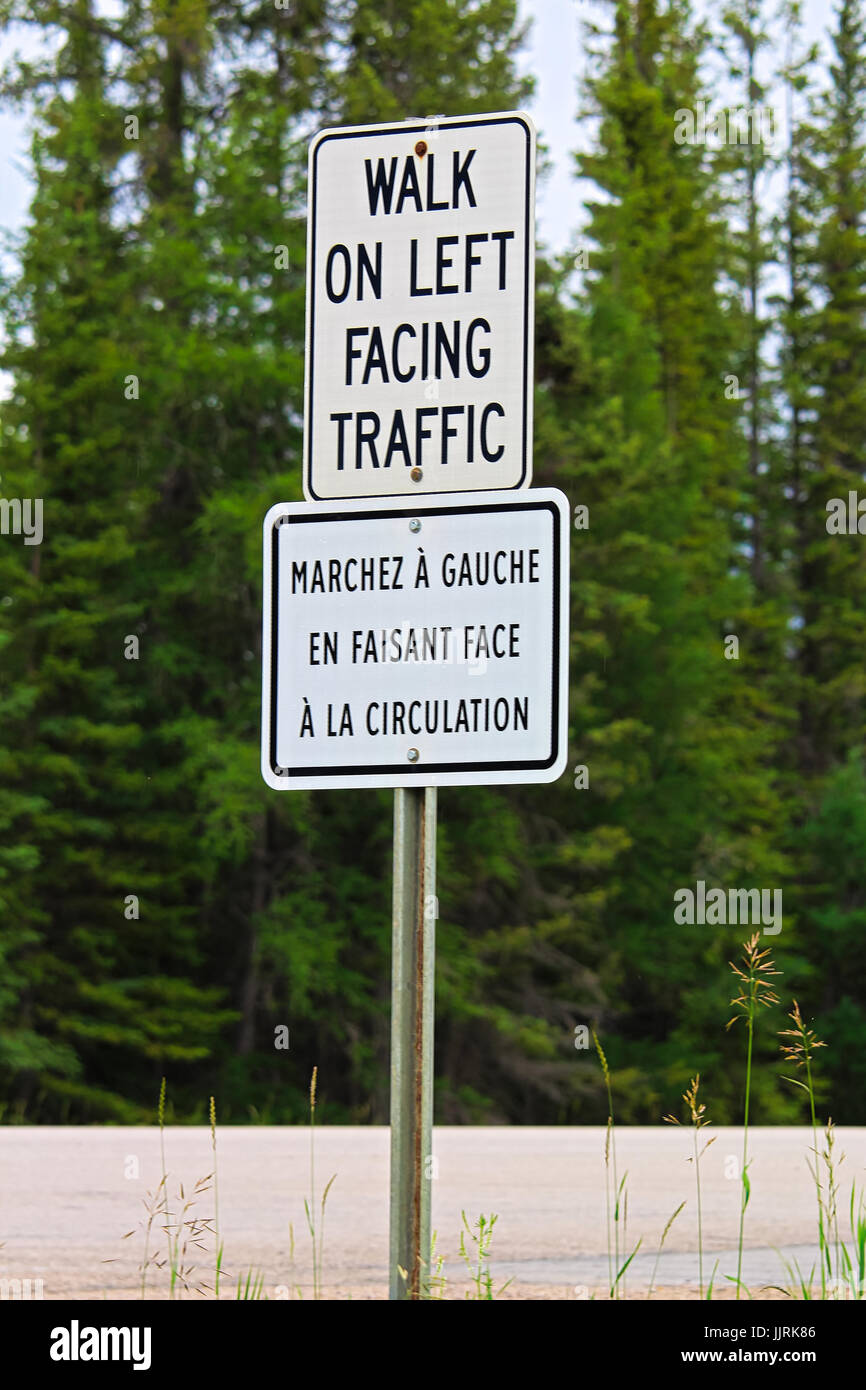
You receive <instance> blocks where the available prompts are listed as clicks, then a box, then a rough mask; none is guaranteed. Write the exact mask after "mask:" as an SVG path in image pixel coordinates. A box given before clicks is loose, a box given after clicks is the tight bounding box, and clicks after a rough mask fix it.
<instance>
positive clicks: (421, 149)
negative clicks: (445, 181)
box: [415, 140, 427, 159]
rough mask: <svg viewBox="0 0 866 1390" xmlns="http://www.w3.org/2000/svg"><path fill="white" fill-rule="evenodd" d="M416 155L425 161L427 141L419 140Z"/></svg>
mask: <svg viewBox="0 0 866 1390" xmlns="http://www.w3.org/2000/svg"><path fill="white" fill-rule="evenodd" d="M415 153H416V154H417V156H418V158H419V159H423V158H424V156H425V154H426V153H427V141H426V140H419V141H418V143H417V145H416V146H415Z"/></svg>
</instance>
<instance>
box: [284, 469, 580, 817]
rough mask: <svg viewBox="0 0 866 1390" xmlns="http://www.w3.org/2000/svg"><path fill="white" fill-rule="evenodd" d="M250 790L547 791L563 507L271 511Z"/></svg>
mask: <svg viewBox="0 0 866 1390" xmlns="http://www.w3.org/2000/svg"><path fill="white" fill-rule="evenodd" d="M264 601H265V615H264V630H263V717H262V774H263V776H264V779H265V781H266V782H267V783H268V785H269V786H271V787H275V788H277V789H279V790H285V789H291V788H324V787H407V786H411V785H413V784H416V785H418V786H422V787H424V786H426V787H435V786H473V785H485V784H493V783H515V782H552V781H554V780H555V779H556V778H557V777H559V775H560V774H561V773H562V772H563V770H564V768H565V764H566V754H567V746H566V737H567V701H566V690H567V684H566V683H567V669H568V636H567V635H568V503H567V501H566V499H565V497H564V496H563V494H562V493H561V492H559V491H557V490H556V489H550V488H539V489H533V490H531V491H527V492H524V493H520V494H516V495H515V494H514V493H513V492H505V493H502V492H500V493H496V494H492V495H489V496H486V497H476V498H466V497H461V498H453V497H449V498H435V497H434V498H430V497H426V498H425V497H421V498H418V499H413V500H412V501H411V502H410V501H409V500H407V499H405V498H384V499H382V500H381V501H379V502H377V503H375V504H372V503H370V502H363V503H358V502H327V503H322V504H320V505H319V506H316V507H310V506H309V504H308V503H305V502H300V503H289V502H287V503H280V504H278V505H277V506H275V507H271V509H270V511H269V512H268V514H267V516H266V517H265V524H264Z"/></svg>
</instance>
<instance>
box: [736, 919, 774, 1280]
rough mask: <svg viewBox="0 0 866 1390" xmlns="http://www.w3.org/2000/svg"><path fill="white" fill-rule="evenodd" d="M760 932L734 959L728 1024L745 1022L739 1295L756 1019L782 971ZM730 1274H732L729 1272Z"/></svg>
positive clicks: (767, 1003)
mask: <svg viewBox="0 0 866 1390" xmlns="http://www.w3.org/2000/svg"><path fill="white" fill-rule="evenodd" d="M760 940H761V937H760V934H759V933H758V932H755V934H754V936H752V937H750V939H749V940H748V941H746V942H745V943H744V944H743V955H742V961H743V965H744V966H745V967H746V968H745V970H742V969H741V968H740V967H739V966H738V965H735V964H734V962H733V961H730V962H729V964H730V967H731V969H732V970H733V972H734V974H735V975H736V977H737V979H738V981H739V982H740V984H739V990H740V992H739V994H738V995H737V996H736V997H735V998H734V999H732V1000H731V1005H732V1006H733V1008H734V1010H735V1012H734V1016H733V1018H731V1019H730V1020H729V1021H728V1025H727V1026H728V1028H731V1027H733V1025H734V1024H735V1023H737V1022H738V1021H739V1020H740V1019H743V1020H744V1021H745V1024H746V1035H747V1043H746V1098H745V1104H744V1108H743V1165H742V1170H741V1184H742V1186H741V1194H740V1232H739V1238H738V1240H737V1279H736V1284H737V1298H739V1297H740V1290H741V1288H744V1287H745V1286H744V1285H743V1282H742V1275H743V1231H744V1226H745V1220H746V1207H747V1206H748V1205H749V1198H750V1196H751V1192H752V1189H751V1184H750V1182H749V1100H750V1098H751V1089H752V1053H753V1048H754V1041H755V1023H756V1020H757V1017H758V1014H759V1012H760V1010H761V1009H762V1008H769V1007H770V1005H771V1004H778V1002H779V996H778V995H777V994H775V993H774V991H773V990H772V988H771V987H770V984H769V982H768V977H769V976H771V975H778V974H779V973H780V972H779V971H778V970H776V969H775V966H774V963H773V961H772V960H771V959H770V952H769V950H763V951H759V950H758V946H759V944H760ZM728 1277H729V1278H730V1276H728Z"/></svg>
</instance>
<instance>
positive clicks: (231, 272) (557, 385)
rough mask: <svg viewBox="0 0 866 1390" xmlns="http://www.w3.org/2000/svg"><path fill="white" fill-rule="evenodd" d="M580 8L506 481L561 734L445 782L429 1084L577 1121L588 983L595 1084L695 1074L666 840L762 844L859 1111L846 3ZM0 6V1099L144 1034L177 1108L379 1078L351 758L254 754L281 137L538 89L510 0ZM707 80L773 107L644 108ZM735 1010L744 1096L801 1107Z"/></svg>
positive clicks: (93, 1067) (67, 1107)
mask: <svg viewBox="0 0 866 1390" xmlns="http://www.w3.org/2000/svg"><path fill="white" fill-rule="evenodd" d="M590 11H591V13H590ZM585 12H586V13H585ZM587 13H589V14H590V19H591V20H592V21H593V22H591V23H587V24H586V26H585V29H584V31H583V33H584V38H583V43H584V44H585V48H586V52H585V65H584V66H585V73H584V76H583V80H582V81H581V82H580V83H578V75H577V74H575V80H574V82H573V83H572V84H571V86H569V87H568V88H567V89H565V90H563V91H562V92H561V93H560V94H559V101H560V104H561V106H562V109H563V110H564V111H565V110H568V111H569V112H570V111H572V110H576V111H579V112H580V129H581V132H582V137H583V143H582V150H583V152H582V153H580V154H579V155H578V154H576V155H575V158H574V167H573V173H574V183H573V199H574V229H575V230H574V242H573V247H572V250H571V251H570V252H569V254H567V255H556V256H551V255H548V254H546V253H545V252H544V249H543V248H542V249H541V250H540V252H539V255H538V259H537V266H536V348H535V362H536V396H535V419H536V424H535V469H534V477H533V485H534V486H539V487H544V486H555V487H558V488H560V489H561V490H562V491H563V492H564V493H565V494H566V496H567V498H568V499H569V503H570V505H571V508H572V510H573V511H574V510H575V509H581V508H583V509H585V511H580V510H578V511H575V527H574V529H573V531H572V559H571V565H572V583H571V651H570V660H571V685H570V710H569V718H570V739H569V772H568V774H567V775H566V776H565V777H563V778H561V779H560V781H559V782H558V783H556V784H554V785H552V786H550V787H539V786H526V787H503V788H495V787H485V788H467V789H451V788H447V789H445V790H443V791H442V792H441V793H440V798H439V849H438V855H439V863H438V921H437V1017H436V1119H437V1122H439V1123H450V1124H455V1123H475V1124H478V1123H514V1124H557V1123H569V1124H600V1123H604V1121H605V1119H606V1116H607V1113H608V1110H607V1098H606V1095H605V1088H604V1079H603V1077H602V1074H601V1071H600V1069H599V1066H598V1061H597V1059H596V1056H595V1053H594V1050H593V1049H592V1047H591V1046H590V1047H589V1048H583V1049H581V1048H580V1047H578V1046H576V1038H577V1034H576V1032H575V1030H576V1029H578V1028H579V1027H580V1025H587V1026H594V1027H595V1028H596V1029H597V1031H598V1033H599V1036H600V1037H601V1038H602V1039H603V1042H604V1048H605V1052H606V1055H607V1059H608V1062H609V1064H610V1070H611V1086H612V1092H613V1099H614V1104H615V1106H616V1113H617V1118H618V1120H619V1121H620V1122H621V1123H625V1124H647V1123H648V1124H658V1123H659V1122H660V1120H661V1116H662V1114H663V1113H665V1112H667V1111H668V1110H670V1109H671V1107H672V1106H673V1105H676V1104H677V1103H678V1098H679V1096H680V1093H681V1092H682V1090H683V1088H684V1086H685V1085H686V1084H687V1082H688V1079H689V1077H690V1076H692V1075H693V1074H694V1073H696V1072H699V1073H700V1076H701V1085H702V1087H703V1088H704V1090H705V1092H706V1094H707V1097H708V1099H709V1100H710V1101H711V1104H712V1110H713V1116H714V1119H715V1120H716V1121H717V1122H718V1123H722V1124H724V1123H732V1122H735V1121H736V1120H737V1118H738V1116H739V1113H740V1104H741V1097H740V1090H739V1087H740V1084H741V1082H740V1080H739V1079H738V1078H739V1074H740V1073H739V1070H738V1069H737V1067H735V1065H734V1061H733V1059H734V1058H735V1057H739V1049H740V1048H741V1040H740V1039H738V1038H737V1037H736V1036H732V1035H731V1034H726V1032H725V1028H724V1023H725V1020H726V1019H727V1018H728V1016H729V1012H730V1010H729V1005H728V999H729V994H730V984H729V979H730V972H729V970H728V966H727V962H728V961H729V960H730V959H732V958H734V957H735V956H736V955H737V953H738V943H739V942H741V941H742V940H743V939H744V937H745V936H747V935H748V934H749V933H748V931H745V930H744V929H743V928H742V927H741V926H739V925H733V926H731V925H728V926H720V925H716V926H713V925H705V924H700V923H696V924H694V925H688V924H681V923H677V922H676V921H675V918H674V907H675V901H674V895H675V893H676V892H677V891H678V890H680V889H683V888H692V889H694V888H695V885H696V884H697V883H698V882H700V881H702V882H704V883H705V884H706V885H707V890H708V891H709V889H710V888H712V887H715V886H721V887H728V886H735V887H742V888H744V889H751V888H762V889H771V890H774V891H775V890H777V889H778V890H781V892H782V894H783V900H784V914H783V925H782V929H781V931H780V933H779V934H778V935H777V936H776V937H775V939H772V940H771V941H767V942H765V943H764V944H765V945H770V944H772V946H773V954H774V957H775V959H776V961H777V963H778V965H779V968H780V969H783V970H784V972H785V988H784V994H783V1003H782V1004H781V1005H779V1006H778V1007H777V1008H775V1009H774V1010H773V1013H774V1016H775V1023H774V1026H775V1028H782V1027H784V1026H785V1023H784V1013H785V1009H786V1008H787V1007H790V1005H789V1004H788V1002H787V1001H788V999H789V997H790V996H793V997H795V998H796V999H797V1000H798V1001H799V1003H800V1006H801V1008H802V1010H803V1014H804V1016H805V1017H806V1018H807V1019H808V1020H809V1022H810V1025H812V1024H814V1027H815V1028H816V1030H817V1032H818V1033H819V1035H820V1037H821V1038H822V1039H824V1040H825V1041H826V1043H827V1050H826V1052H825V1053H824V1054H822V1064H821V1069H820V1070H821V1075H820V1083H819V1084H820V1087H821V1090H820V1091H819V1097H820V1101H821V1106H822V1110H825V1111H826V1112H827V1113H829V1114H831V1115H832V1116H833V1118H834V1119H835V1120H837V1121H838V1122H839V1123H840V1124H866V1084H864V1083H866V878H864V877H863V875H864V867H863V866H864V864H866V766H864V746H863V741H864V724H866V661H864V644H866V558H864V556H866V538H864V536H863V535H861V534H859V532H858V531H857V524H856V517H857V516H858V515H859V513H858V512H857V501H858V498H857V497H854V498H853V499H852V498H851V496H850V494H862V496H863V498H864V499H866V384H864V365H866V160H864V147H866V10H864V5H863V3H862V0H836V2H835V4H834V6H833V8H832V9H831V8H830V7H828V9H827V13H826V24H827V47H826V52H825V54H824V56H823V57H822V56H820V55H819V54H818V53H817V52H816V51H815V50H814V48H813V45H812V41H811V38H810V36H809V35H808V34H807V33H806V29H805V26H804V22H803V16H802V13H801V6H800V4H799V3H798V0H783V3H782V4H781V6H780V5H779V4H778V0H741V3H740V4H739V5H738V6H737V7H736V9H734V8H731V9H730V10H728V9H725V8H724V7H721V6H720V7H713V9H712V12H711V14H710V16H709V18H708V17H707V13H706V12H704V11H701V12H700V13H696V12H695V10H694V9H693V8H692V6H691V5H690V4H689V3H688V0H599V3H597V4H594V5H593V6H592V7H584V6H582V5H579V4H577V3H576V4H575V14H574V22H575V23H576V24H577V23H580V22H583V21H584V20H585V19H586V14H587ZM0 33H2V34H3V35H5V36H6V37H7V38H9V39H10V40H11V39H14V38H15V36H16V35H18V34H21V33H26V34H27V36H28V43H29V44H30V47H28V50H27V53H28V56H26V57H21V58H20V59H16V58H15V57H11V58H10V59H9V61H8V62H7V64H6V66H5V69H4V71H3V73H2V78H0V100H2V103H3V104H4V105H5V107H7V108H8V109H14V110H23V111H28V112H30V113H32V131H33V138H32V150H31V161H32V169H31V173H32V178H33V183H34V192H33V199H32V204H31V207H30V211H29V215H28V218H27V222H26V227H25V229H24V231H23V233H22V234H21V235H20V236H19V237H17V238H16V239H15V241H14V244H13V245H12V246H11V247H8V248H7V255H6V258H5V261H4V264H5V266H6V272H5V276H4V280H3V283H2V286H0V294H2V300H0V313H2V318H3V340H2V356H0V368H2V370H3V372H4V373H5V374H7V375H6V377H5V378H4V379H5V380H6V381H7V383H8V386H7V389H6V395H5V398H4V399H3V400H2V402H0V433H2V452H0V493H2V496H3V497H5V498H20V499H23V498H41V499H43V504H44V538H43V540H42V543H41V544H40V545H33V546H28V545H25V544H23V543H22V540H21V537H20V536H15V535H12V534H4V535H2V536H0V1116H2V1120H3V1122H5V1123H15V1122H24V1123H63V1122H70V1123H72V1122H74V1123H105V1122H109V1123H118V1122H142V1121H145V1120H148V1119H150V1118H152V1116H153V1112H154V1107H155V1103H156V1097H157V1095H158V1093H159V1087H160V1079H161V1078H162V1077H163V1076H166V1077H167V1078H168V1080H169V1095H170V1096H171V1097H172V1098H173V1105H174V1110H173V1112H172V1116H171V1118H172V1119H174V1120H176V1121H185V1120H196V1121H198V1122H203V1121H204V1120H205V1118H206V1104H207V1097H208V1096H209V1095H211V1094H212V1095H215V1096H216V1097H217V1101H218V1104H219V1107H220V1115H221V1118H222V1119H224V1120H226V1121H229V1122H236V1123H255V1122H270V1123H278V1122H297V1121H300V1120H302V1119H303V1117H304V1115H305V1113H306V1107H307V1088H308V1084H309V1077H310V1073H311V1070H312V1067H313V1066H314V1065H315V1066H317V1068H318V1078H319V1094H320V1104H321V1105H322V1106H323V1111H322V1116H323V1118H324V1120H325V1121H326V1122H327V1121H330V1122H332V1123H379V1124H381V1123H387V1120H388V1084H389V1074H388V1028H389V1007H390V1004H389V1001H390V965H391V962H390V933H391V836H392V800H393V798H392V794H391V793H390V792H388V791H363V792H360V791H359V792H342V791H330V792H297V791H296V792H293V793H291V794H285V795H275V794H274V793H273V792H272V791H271V790H269V789H268V788H267V787H266V786H265V784H264V782H263V781H262V777H261V774H260V770H259V722H260V713H261V712H260V700H261V685H260V676H261V602H262V596H261V526H262V518H263V516H264V514H265V512H266V510H267V509H268V507H270V506H271V505H272V504H273V503H274V502H277V501H284V500H294V499H300V498H301V497H302V491H301V439H302V410H303V401H302V395H303V379H304V284H305V238H306V160H307V148H308V143H309V140H310V138H311V137H312V135H313V134H315V132H316V131H318V130H320V129H322V128H324V127H327V126H334V125H344V124H369V123H373V122H377V121H395V120H401V119H404V118H406V117H410V116H415V117H417V116H427V115H430V114H442V115H459V114H471V113H477V112H490V111H501V110H512V109H520V108H527V107H528V108H529V109H531V102H532V91H533V84H532V81H531V80H530V79H527V78H524V77H522V76H521V73H522V71H523V68H522V66H521V62H520V54H521V49H522V45H523V43H524V40H525V32H524V29H523V27H522V22H521V20H520V17H519V16H518V13H517V5H516V3H515V0H285V3H280V2H279V0H277V3H273V0H123V3H121V4H117V5H115V6H113V7H112V8H111V10H110V13H109V11H108V8H107V7H103V6H101V5H99V4H97V3H96V0H0ZM34 34H35V35H39V36H40V38H41V39H42V40H44V41H43V42H41V43H40V45H39V56H37V57H33V56H30V55H31V50H32V39H33V36H34ZM701 101H703V102H704V103H705V104H706V107H707V109H710V110H712V111H717V110H720V109H723V108H724V109H727V108H729V107H731V106H732V105H733V106H735V107H737V108H748V109H750V110H754V109H755V108H760V107H762V106H764V105H769V104H771V105H772V109H773V112H774V114H775V122H774V125H775V138H774V139H773V140H772V141H770V140H766V139H763V138H761V139H749V140H736V141H732V140H726V141H718V140H713V139H710V138H707V139H704V140H699V139H683V138H682V129H681V128H680V127H681V124H682V113H683V112H695V111H697V110H698V109H699V102H701ZM677 113H679V122H678V114H677ZM540 137H541V139H542V141H543V139H544V130H543V129H542V130H541V131H540ZM832 499H843V501H844V514H845V518H847V517H848V513H849V510H852V515H853V516H854V518H855V520H854V524H853V534H851V533H849V529H848V524H847V522H846V523H844V524H843V523H842V522H840V523H839V524H838V525H836V526H835V527H834V526H833V525H832V517H831V515H830V513H828V503H831V501H832ZM864 511H866V506H864ZM862 529H863V530H864V531H866V519H864V521H863V523H862ZM281 1028H282V1029H288V1033H289V1038H290V1046H289V1048H288V1049H287V1050H280V1049H278V1048H275V1036H276V1033H277V1030H279V1029H281ZM756 1048H757V1052H756V1058H755V1068H756V1071H755V1077H754V1084H753V1119H754V1122H755V1123H758V1124H774V1123H794V1122H800V1121H803V1120H804V1119H805V1118H806V1100H805V1097H804V1096H803V1094H802V1091H800V1090H797V1089H796V1088H794V1087H791V1086H790V1085H787V1084H786V1083H785V1081H784V1079H783V1078H784V1074H785V1067H784V1064H783V1062H782V1061H781V1059H780V1054H779V1050H778V1042H777V1040H776V1039H775V1038H774V1036H773V1029H772V1028H771V1027H766V1028H764V1029H763V1030H762V1032H761V1034H760V1035H759V1038H758V1041H757V1043H756Z"/></svg>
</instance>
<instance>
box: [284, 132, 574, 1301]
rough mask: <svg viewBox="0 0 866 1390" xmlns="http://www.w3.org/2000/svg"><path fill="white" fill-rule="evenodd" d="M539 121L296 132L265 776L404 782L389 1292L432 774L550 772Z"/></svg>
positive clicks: (418, 1266) (553, 749)
mask: <svg viewBox="0 0 866 1390" xmlns="http://www.w3.org/2000/svg"><path fill="white" fill-rule="evenodd" d="M535 147H536V139H535V129H534V127H533V124H532V121H531V120H530V119H529V117H528V116H526V115H524V114H523V113H522V112H519V111H510V112H494V113H492V114H487V115H473V116H459V117H448V118H446V117H439V116H436V117H431V118H430V119H429V120H427V121H418V120H416V119H415V118H413V119H411V120H408V121H402V122H393V123H389V124H386V125H379V126H353V127H343V128H341V129H338V130H326V131H322V132H321V133H320V134H319V135H318V136H317V137H316V138H315V139H314V140H313V142H312V144H311V146H310V178H309V189H310V209H309V216H308V238H307V351H306V354H305V364H306V365H305V373H306V380H305V390H304V397H305V410H304V468H303V486H304V495H305V497H306V499H307V500H306V502H301V503H296V502H286V503H279V504H278V505H276V506H274V507H271V509H270V511H269V512H268V514H267V516H266V517H265V525H264V555H263V580H264V621H263V631H262V776H263V777H264V780H265V782H266V783H267V784H268V786H269V787H273V788H274V789H275V790H278V791H289V790H291V789H293V788H295V789H305V790H316V789H320V788H322V789H324V788H333V787H342V788H346V789H348V788H370V787H393V788H394V900H393V976H392V987H391V1005H392V1012H391V1209H390V1269H389V1283H390V1296H391V1298H392V1299H399V1300H413V1299H421V1298H425V1297H429V1294H430V1257H431V1253H432V1252H431V1248H430V1206H431V1202H430V1196H431V1181H432V1178H433V1171H432V1170H433V1163H434V1160H433V1155H432V1152H431V1148H432V1130H433V997H434V981H433V975H434V959H435V929H436V918H437V916H438V913H437V908H436V797H437V792H436V788H438V787H471V786H497V785H498V786H510V785H512V784H515V783H521V782H523V783H533V782H534V783H544V782H553V781H555V780H556V778H557V777H559V776H560V774H561V773H562V772H563V771H564V770H565V766H566V761H567V735H568V710H567V693H568V525H569V506H568V502H567V500H566V498H565V497H564V496H563V495H562V493H561V492H558V491H556V490H554V489H544V488H540V489H534V490H530V489H529V488H528V484H529V481H530V479H531V477H532V392H533V306H534V264H535Z"/></svg>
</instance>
